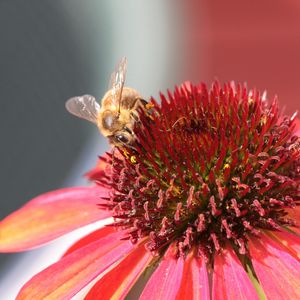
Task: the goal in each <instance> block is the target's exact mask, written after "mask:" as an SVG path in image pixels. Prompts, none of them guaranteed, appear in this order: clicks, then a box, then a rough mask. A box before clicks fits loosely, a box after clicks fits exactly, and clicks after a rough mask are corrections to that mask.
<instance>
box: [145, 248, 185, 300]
mask: <svg viewBox="0 0 300 300" xmlns="http://www.w3.org/2000/svg"><path fill="white" fill-rule="evenodd" d="M173 251H174V249H173V247H172V246H170V247H169V249H168V250H167V252H166V254H165V256H164V257H163V259H162V261H161V262H160V264H159V266H158V267H157V269H156V270H155V271H154V273H153V274H152V276H151V278H150V279H149V281H148V282H147V284H146V287H145V288H144V290H143V293H142V295H141V297H140V300H151V299H153V300H165V299H168V300H172V299H176V295H177V291H178V289H179V286H180V283H181V279H182V274H183V265H184V260H183V258H181V257H180V258H178V259H177V258H174V255H173Z"/></svg>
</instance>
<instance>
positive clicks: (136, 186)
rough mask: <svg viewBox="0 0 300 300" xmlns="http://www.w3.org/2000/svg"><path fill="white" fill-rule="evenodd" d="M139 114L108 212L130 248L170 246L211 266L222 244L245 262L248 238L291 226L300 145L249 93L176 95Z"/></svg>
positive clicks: (116, 163)
mask: <svg viewBox="0 0 300 300" xmlns="http://www.w3.org/2000/svg"><path fill="white" fill-rule="evenodd" d="M151 103H152V106H153V107H152V108H151V109H149V110H147V109H146V110H145V111H141V112H140V122H139V123H137V124H136V128H135V134H136V143H135V144H134V145H133V148H132V147H128V148H126V149H120V152H121V153H123V156H122V157H120V156H119V157H117V156H114V157H113V158H112V160H111V164H112V176H111V177H110V178H109V179H110V180H111V185H112V187H113V189H114V193H113V195H112V197H111V199H110V201H109V202H108V204H107V206H108V207H109V208H110V209H113V210H114V216H115V225H116V226H121V227H122V228H127V229H128V232H129V234H128V238H130V239H131V240H132V241H133V242H136V241H138V240H139V239H141V238H143V237H146V236H148V238H149V242H148V244H147V247H148V249H149V250H151V251H160V250H162V249H164V247H165V246H167V245H168V244H170V243H171V242H174V241H175V242H177V245H178V250H179V252H180V253H184V252H187V251H189V249H191V248H192V247H193V246H196V247H197V249H198V253H199V255H202V256H204V257H206V258H208V257H210V256H211V254H213V253H214V252H215V251H219V250H220V249H221V248H222V247H223V245H225V243H226V241H229V242H230V243H231V244H232V245H233V247H235V248H236V249H238V250H239V252H240V253H241V254H245V253H246V252H247V239H248V237H249V235H252V234H254V235H258V233H259V230H260V229H269V230H275V229H277V228H279V227H280V226H285V225H288V226H292V225H293V223H292V220H289V219H288V218H287V216H286V213H285V208H291V207H294V206H295V205H297V203H298V201H299V170H300V152H299V138H297V137H296V136H293V130H294V127H295V124H294V121H293V119H292V118H287V117H284V118H283V117H280V116H279V113H278V106H277V102H276V101H274V102H273V103H272V104H271V105H270V106H268V105H267V103H266V101H265V100H264V99H263V97H261V95H260V94H259V93H258V92H256V91H251V92H247V90H246V88H245V87H242V86H239V85H238V86H237V87H236V88H235V87H233V86H231V85H230V84H227V85H225V86H224V88H221V87H220V86H219V85H218V83H214V85H213V86H212V89H211V90H210V91H208V90H207V89H206V86H205V85H204V84H202V85H200V86H192V85H185V86H183V87H181V88H176V89H175V92H174V94H171V93H170V92H169V93H168V97H165V96H164V95H161V104H157V103H156V102H155V101H154V100H153V99H152V100H151Z"/></svg>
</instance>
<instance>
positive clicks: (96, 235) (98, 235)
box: [63, 226, 116, 257]
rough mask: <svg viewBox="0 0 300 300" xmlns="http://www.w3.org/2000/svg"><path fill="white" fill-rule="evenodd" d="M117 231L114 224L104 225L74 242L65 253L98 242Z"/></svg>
mask: <svg viewBox="0 0 300 300" xmlns="http://www.w3.org/2000/svg"><path fill="white" fill-rule="evenodd" d="M114 232H116V227H114V226H105V227H102V228H100V229H97V230H95V231H93V232H91V233H89V234H88V235H86V236H84V237H83V238H81V239H80V240H78V241H77V242H76V243H74V244H73V245H72V246H71V247H70V248H69V249H68V250H67V251H66V252H65V254H64V255H63V257H64V256H67V255H69V254H71V253H72V252H74V251H76V250H78V249H80V248H83V247H85V246H86V245H88V244H90V243H93V242H96V241H98V240H100V239H102V238H104V237H106V236H109V235H110V234H112V233H114Z"/></svg>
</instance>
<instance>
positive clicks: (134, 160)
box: [130, 155, 137, 164]
mask: <svg viewBox="0 0 300 300" xmlns="http://www.w3.org/2000/svg"><path fill="white" fill-rule="evenodd" d="M130 162H131V163H132V164H136V162H137V160H136V157H135V156H134V155H132V156H131V157H130Z"/></svg>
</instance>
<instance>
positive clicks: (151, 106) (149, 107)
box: [146, 103, 154, 109]
mask: <svg viewBox="0 0 300 300" xmlns="http://www.w3.org/2000/svg"><path fill="white" fill-rule="evenodd" d="M153 107H154V104H153V103H147V104H146V109H151V108H153Z"/></svg>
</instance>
